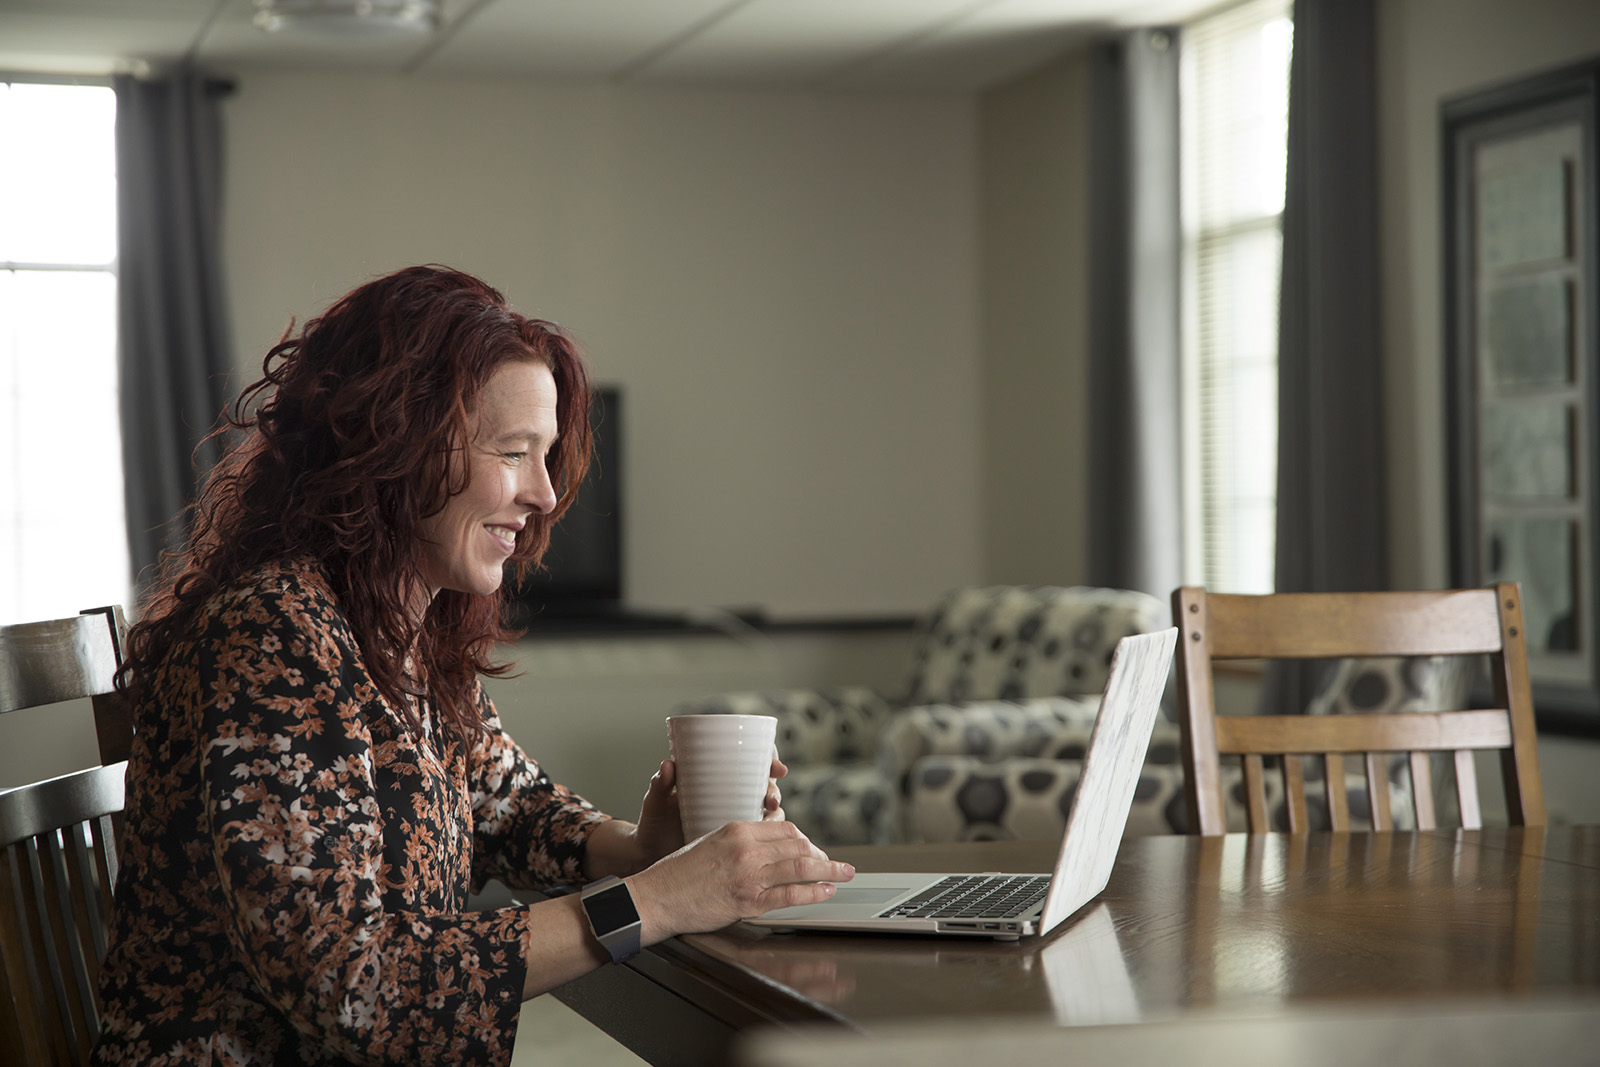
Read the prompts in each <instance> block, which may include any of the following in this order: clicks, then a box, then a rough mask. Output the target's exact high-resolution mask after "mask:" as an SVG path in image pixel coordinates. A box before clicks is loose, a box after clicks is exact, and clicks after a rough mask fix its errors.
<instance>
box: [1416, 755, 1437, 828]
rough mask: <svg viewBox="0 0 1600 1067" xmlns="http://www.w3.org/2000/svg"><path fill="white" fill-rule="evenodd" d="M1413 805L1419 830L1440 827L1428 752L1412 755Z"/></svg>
mask: <svg viewBox="0 0 1600 1067" xmlns="http://www.w3.org/2000/svg"><path fill="white" fill-rule="evenodd" d="M1411 804H1412V807H1413V808H1415V809H1416V813H1417V829H1418V830H1432V829H1435V828H1437V827H1438V825H1439V817H1438V815H1437V814H1435V812H1434V808H1433V770H1432V769H1431V768H1430V767H1429V764H1428V754H1427V753H1426V752H1413V753H1411Z"/></svg>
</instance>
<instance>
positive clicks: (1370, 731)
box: [1216, 708, 1511, 756]
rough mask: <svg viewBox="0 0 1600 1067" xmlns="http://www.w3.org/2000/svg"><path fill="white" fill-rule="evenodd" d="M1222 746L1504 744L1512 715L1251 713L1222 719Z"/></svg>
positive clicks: (1228, 749)
mask: <svg viewBox="0 0 1600 1067" xmlns="http://www.w3.org/2000/svg"><path fill="white" fill-rule="evenodd" d="M1216 738H1217V751H1218V752H1222V753H1241V754H1242V753H1246V752H1255V753H1259V754H1261V755H1263V756H1270V755H1276V754H1277V753H1280V752H1301V753H1316V752H1341V753H1360V752H1368V751H1371V750H1373V749H1375V748H1378V749H1382V750H1384V751H1389V752H1410V751H1416V750H1418V749H1423V750H1431V751H1449V750H1454V749H1459V748H1504V747H1505V746H1506V745H1509V744H1510V743H1511V722H1510V717H1509V715H1508V714H1507V713H1506V712H1505V711H1504V710H1503V709H1498V708H1489V709H1483V710H1477V711H1444V712H1440V711H1418V712H1410V713H1406V714H1398V715H1248V716H1229V717H1224V718H1218V719H1217V721H1216Z"/></svg>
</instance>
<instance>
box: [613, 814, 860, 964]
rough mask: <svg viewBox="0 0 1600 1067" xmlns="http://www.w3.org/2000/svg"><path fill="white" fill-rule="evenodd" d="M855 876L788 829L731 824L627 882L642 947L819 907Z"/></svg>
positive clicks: (789, 825) (763, 824)
mask: <svg viewBox="0 0 1600 1067" xmlns="http://www.w3.org/2000/svg"><path fill="white" fill-rule="evenodd" d="M853 877H855V868H854V867H852V866H850V865H849V864H848V863H838V862H835V861H833V860H830V859H828V857H827V855H826V854H825V853H824V852H823V851H822V850H821V849H819V848H817V846H815V845H813V844H812V843H811V842H810V841H808V840H806V837H805V835H804V834H802V833H801V832H800V830H799V828H798V827H796V826H795V825H794V824H793V823H790V822H782V821H776V820H770V819H769V820H765V821H762V822H732V823H728V824H727V825H726V826H723V827H721V828H720V829H718V830H714V831H712V832H711V833H709V834H707V835H706V836H704V837H702V838H700V839H699V840H697V841H693V842H691V843H690V844H688V845H686V846H684V847H683V848H681V849H679V850H678V851H677V852H674V853H673V854H672V855H670V856H668V857H666V858H665V859H663V860H661V861H660V862H659V863H656V864H654V865H652V866H651V867H649V868H648V869H646V870H643V871H640V872H639V873H638V874H636V875H633V876H632V877H631V878H629V879H628V886H629V889H630V891H631V892H632V893H633V900H634V904H635V906H636V907H637V908H638V909H639V918H640V919H641V920H642V921H643V924H644V927H643V931H642V933H643V939H644V943H645V944H654V943H655V942H657V941H660V940H663V939H664V938H668V937H672V936H674V935H676V934H690V933H702V932H704V931H708V930H720V929H722V928H723V927H724V926H727V925H728V924H729V923H733V922H737V921H738V920H740V919H753V918H755V917H756V916H758V915H762V914H764V913H766V912H769V911H772V910H773V909H774V908H788V907H793V906H795V905H799V904H817V903H820V902H822V901H824V900H827V899H828V898H829V897H831V896H833V893H834V886H833V885H832V883H834V882H847V881H849V880H850V879H851V878H853Z"/></svg>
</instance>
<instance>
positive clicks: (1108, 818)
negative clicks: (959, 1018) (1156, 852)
mask: <svg viewBox="0 0 1600 1067" xmlns="http://www.w3.org/2000/svg"><path fill="white" fill-rule="evenodd" d="M1177 639H1178V630H1177V628H1176V627H1169V628H1168V629H1166V630H1161V631H1158V632H1156V633H1151V634H1137V635H1134V636H1131V637H1125V638H1123V639H1122V640H1121V641H1119V642H1117V648H1116V651H1115V652H1114V653H1113V655H1112V659H1111V672H1110V676H1109V677H1108V678H1107V680H1106V691H1105V695H1104V697H1102V699H1101V702H1100V714H1099V716H1098V717H1097V718H1096V719H1095V724H1094V730H1093V731H1092V732H1091V733H1090V734H1089V746H1088V748H1087V750H1086V751H1085V752H1084V756H1083V772H1082V773H1081V774H1080V775H1079V778H1078V789H1077V792H1076V793H1074V794H1073V799H1072V809H1071V811H1070V812H1069V813H1068V815H1067V828H1066V832H1065V833H1064V834H1062V836H1061V852H1060V854H1059V855H1058V856H1057V857H1056V869H1055V878H1054V879H1053V880H1052V881H1051V883H1050V893H1049V895H1048V896H1046V898H1045V903H1044V912H1043V913H1042V914H1041V915H1040V917H1039V933H1040V934H1041V935H1043V934H1047V933H1049V932H1050V931H1051V930H1052V929H1053V928H1054V927H1056V926H1057V925H1059V924H1060V922H1061V921H1062V920H1063V919H1065V918H1067V917H1068V916H1070V915H1072V913H1073V912H1075V911H1077V910H1078V909H1079V908H1081V907H1083V906H1084V905H1085V904H1087V903H1088V902H1089V901H1091V900H1093V899H1094V898H1095V897H1096V896H1097V895H1099V893H1100V891H1101V890H1103V889H1104V888H1105V887H1106V883H1107V882H1109V881H1110V880H1111V866H1112V863H1113V862H1114V861H1115V860H1116V858H1117V849H1118V848H1119V847H1120V846H1121V844H1122V834H1123V831H1124V829H1126V827H1127V825H1128V813H1129V811H1130V810H1131V809H1132V807H1133V791H1134V789H1135V787H1136V786H1138V784H1139V771H1140V768H1142V767H1143V766H1144V757H1145V753H1146V752H1147V751H1148V750H1149V747H1150V734H1151V732H1152V731H1153V730H1154V729H1155V724H1156V715H1157V713H1158V712H1159V711H1160V710H1161V695H1162V693H1163V691H1165V689H1166V685H1167V675H1168V674H1169V673H1170V671H1171V669H1172V654H1173V650H1174V648H1175V647H1176V646H1177Z"/></svg>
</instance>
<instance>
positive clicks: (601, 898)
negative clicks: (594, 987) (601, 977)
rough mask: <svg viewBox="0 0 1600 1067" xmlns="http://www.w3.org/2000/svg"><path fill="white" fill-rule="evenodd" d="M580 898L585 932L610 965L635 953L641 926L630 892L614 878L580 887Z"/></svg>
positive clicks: (624, 883) (637, 952)
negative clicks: (608, 960) (603, 951)
mask: <svg viewBox="0 0 1600 1067" xmlns="http://www.w3.org/2000/svg"><path fill="white" fill-rule="evenodd" d="M580 899H581V900H582V902H583V912H584V915H585V916H586V917H587V918H588V920H589V929H590V930H591V931H593V932H594V937H595V940H596V941H598V942H600V946H601V947H602V948H604V949H605V950H606V952H607V953H608V954H610V956H611V962H613V963H621V962H623V961H624V960H629V959H632V958H633V957H634V956H637V955H638V954H639V935H640V930H641V928H642V926H643V924H642V923H641V922H640V920H639V909H638V908H636V907H635V906H634V903H633V893H632V892H630V891H629V889H628V883H627V882H624V881H623V880H622V879H621V878H618V877H616V876H615V875H608V876H607V877H605V878H602V879H600V880H599V881H598V882H592V883H590V884H589V885H587V886H584V888H583V893H582V894H581V897H580Z"/></svg>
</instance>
